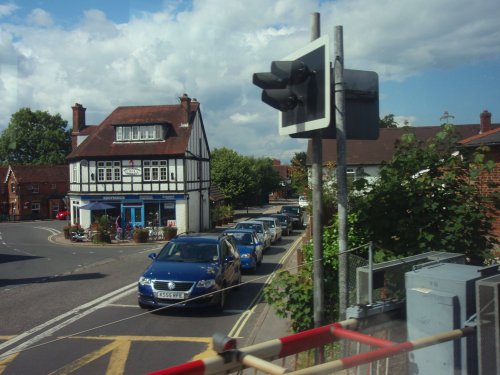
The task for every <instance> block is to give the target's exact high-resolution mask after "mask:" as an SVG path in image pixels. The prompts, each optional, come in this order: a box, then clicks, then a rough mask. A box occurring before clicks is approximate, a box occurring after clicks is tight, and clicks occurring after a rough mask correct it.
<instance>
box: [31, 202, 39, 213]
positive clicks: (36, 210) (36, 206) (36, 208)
mask: <svg viewBox="0 0 500 375" xmlns="http://www.w3.org/2000/svg"><path fill="white" fill-rule="evenodd" d="M31 213H32V214H37V215H39V214H40V203H39V202H33V203H31Z"/></svg>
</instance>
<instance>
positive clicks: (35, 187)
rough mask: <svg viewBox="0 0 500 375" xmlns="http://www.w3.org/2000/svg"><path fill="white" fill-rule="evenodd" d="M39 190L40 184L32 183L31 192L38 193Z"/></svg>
mask: <svg viewBox="0 0 500 375" xmlns="http://www.w3.org/2000/svg"><path fill="white" fill-rule="evenodd" d="M39 192H40V185H38V184H33V194H38V193H39Z"/></svg>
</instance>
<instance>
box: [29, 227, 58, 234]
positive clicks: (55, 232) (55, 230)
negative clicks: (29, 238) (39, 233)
mask: <svg viewBox="0 0 500 375" xmlns="http://www.w3.org/2000/svg"><path fill="white" fill-rule="evenodd" d="M33 228H36V229H43V230H47V231H49V232H50V233H52V234H59V233H61V231H60V230H59V229H55V228H49V227H33Z"/></svg>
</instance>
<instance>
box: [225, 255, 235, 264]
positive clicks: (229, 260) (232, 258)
mask: <svg viewBox="0 0 500 375" xmlns="http://www.w3.org/2000/svg"><path fill="white" fill-rule="evenodd" d="M232 261H234V256H232V255H228V256H227V257H225V258H224V262H225V263H229V262H232Z"/></svg>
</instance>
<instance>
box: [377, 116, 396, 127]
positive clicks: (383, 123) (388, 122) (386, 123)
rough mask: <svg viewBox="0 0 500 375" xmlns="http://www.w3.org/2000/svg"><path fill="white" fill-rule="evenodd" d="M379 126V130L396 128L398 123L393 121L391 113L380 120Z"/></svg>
mask: <svg viewBox="0 0 500 375" xmlns="http://www.w3.org/2000/svg"><path fill="white" fill-rule="evenodd" d="M379 125H380V127H381V128H397V127H398V123H397V122H396V120H394V115H393V114H392V113H391V114H389V115H385V116H384V118H382V119H380V121H379Z"/></svg>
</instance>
